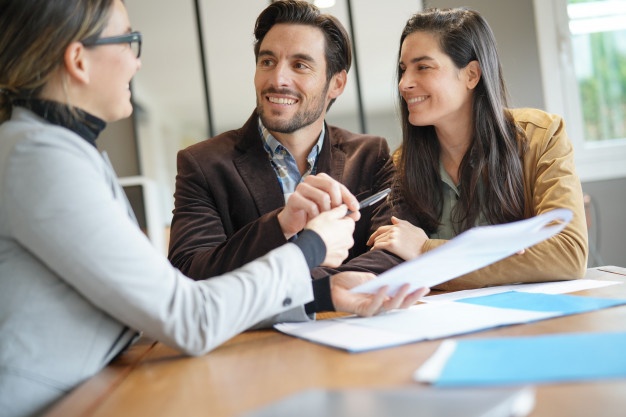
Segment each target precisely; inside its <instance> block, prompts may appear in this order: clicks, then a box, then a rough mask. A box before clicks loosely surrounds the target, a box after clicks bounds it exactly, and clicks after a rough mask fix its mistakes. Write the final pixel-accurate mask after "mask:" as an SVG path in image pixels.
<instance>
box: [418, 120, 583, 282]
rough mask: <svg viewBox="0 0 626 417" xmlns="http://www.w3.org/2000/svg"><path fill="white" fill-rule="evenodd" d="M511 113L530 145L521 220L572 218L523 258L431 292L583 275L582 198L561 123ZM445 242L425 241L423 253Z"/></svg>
mask: <svg viewBox="0 0 626 417" xmlns="http://www.w3.org/2000/svg"><path fill="white" fill-rule="evenodd" d="M510 111H511V113H512V114H513V117H514V118H515V120H516V121H517V123H518V124H519V125H520V126H521V127H522V129H523V130H524V131H525V132H526V136H527V137H528V139H529V147H528V150H527V151H526V154H525V156H524V197H525V199H526V202H527V204H526V213H525V216H526V217H527V218H528V217H532V216H536V215H538V214H541V213H544V212H547V211H550V210H552V209H555V208H559V207H561V208H567V209H570V210H572V212H573V213H574V217H573V219H572V221H571V222H570V223H569V224H568V225H567V226H566V227H565V229H563V231H561V232H560V233H559V234H557V235H555V236H553V237H552V238H550V239H548V240H546V241H544V242H541V243H539V244H537V245H535V246H532V247H531V248H528V249H526V251H525V252H524V253H523V254H521V255H513V256H511V257H508V258H506V259H503V260H502V261H499V262H496V263H494V264H492V265H490V266H487V267H485V268H482V269H479V270H477V271H474V272H471V273H469V274H466V275H463V276H461V277H459V278H456V279H453V280H451V281H448V282H446V283H444V284H441V285H439V286H437V287H435V289H440V290H448V291H451V290H455V291H456V290H461V289H469V288H480V287H486V286H491V285H502V284H512V283H517V282H541V281H556V280H570V279H577V278H581V277H583V276H584V274H585V270H586V268H587V255H588V246H587V245H588V244H587V223H586V221H585V208H584V203H583V192H582V187H581V184H580V180H579V178H578V176H577V175H576V170H575V167H574V149H573V147H572V144H571V142H570V141H569V139H568V137H567V133H566V132H565V124H564V122H563V119H562V118H561V117H560V116H557V115H552V114H548V113H546V112H544V111H541V110H537V109H530V108H524V109H512V110H510ZM446 242H447V240H442V239H430V240H428V241H426V243H425V244H424V246H423V250H424V251H428V250H431V249H433V248H435V247H437V246H439V245H443V244H444V243H446Z"/></svg>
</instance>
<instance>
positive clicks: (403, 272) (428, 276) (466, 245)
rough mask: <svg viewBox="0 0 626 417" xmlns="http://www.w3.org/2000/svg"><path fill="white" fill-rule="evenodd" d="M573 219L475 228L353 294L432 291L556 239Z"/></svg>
mask: <svg viewBox="0 0 626 417" xmlns="http://www.w3.org/2000/svg"><path fill="white" fill-rule="evenodd" d="M572 217H573V213H572V211H571V210H568V209H555V210H552V211H549V212H547V213H543V214H541V215H539V216H535V217H531V218H529V219H525V220H520V221H517V222H512V223H505V224H498V225H492V226H480V227H474V228H473V229H470V230H467V231H465V232H463V233H461V234H460V235H458V236H456V237H455V238H454V239H451V240H450V241H449V242H446V243H445V244H443V245H441V246H439V247H437V248H435V249H433V250H431V251H428V252H426V253H424V254H423V255H421V256H418V257H417V258H415V259H412V260H410V261H406V262H404V263H401V264H400V265H398V266H396V267H394V268H391V269H390V270H388V271H386V272H384V273H382V274H380V275H379V276H378V278H377V279H374V280H371V281H368V282H366V283H365V284H361V285H359V286H357V287H355V288H353V289H352V291H354V292H361V293H370V294H373V293H375V292H376V291H377V290H378V289H379V288H380V287H382V286H384V285H388V286H389V294H392V295H393V294H395V293H396V292H397V291H398V290H399V289H400V287H401V286H402V285H404V284H405V283H409V284H411V291H414V290H417V289H418V288H421V287H433V286H435V285H437V284H441V283H442V282H446V281H449V280H451V279H453V278H456V277H458V276H461V275H463V274H467V273H468V272H472V271H475V270H477V269H480V268H483V267H485V266H487V265H490V264H492V263H494V262H497V261H499V260H502V259H504V258H506V257H508V256H511V255H513V254H515V253H517V252H519V251H521V250H522V249H526V248H529V247H531V246H533V245H535V244H537V243H539V242H541V241H543V240H546V239H548V238H550V237H551V236H554V235H555V234H557V233H559V232H560V231H561V230H563V228H564V227H565V226H566V225H567V223H569V222H570V220H571V219H572Z"/></svg>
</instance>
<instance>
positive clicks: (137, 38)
mask: <svg viewBox="0 0 626 417" xmlns="http://www.w3.org/2000/svg"><path fill="white" fill-rule="evenodd" d="M81 43H82V44H83V45H85V46H86V47H90V46H98V45H115V44H118V43H128V45H129V46H130V49H131V50H132V51H133V53H134V54H135V56H136V57H137V58H139V57H140V56H141V32H131V33H127V34H125V35H119V36H110V37H108V38H96V39H91V40H90V39H87V40H84V41H81Z"/></svg>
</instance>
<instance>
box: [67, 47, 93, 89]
mask: <svg viewBox="0 0 626 417" xmlns="http://www.w3.org/2000/svg"><path fill="white" fill-rule="evenodd" d="M86 52H87V50H86V49H85V46H84V45H83V44H82V43H80V42H72V43H71V44H70V45H69V46H68V47H67V48H66V49H65V54H64V55H63V65H64V67H65V70H66V71H67V73H68V75H69V76H70V77H71V78H72V79H74V80H76V81H77V82H79V83H81V84H88V83H89V59H88V57H87V54H86Z"/></svg>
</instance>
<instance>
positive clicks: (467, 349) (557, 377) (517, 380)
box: [435, 332, 626, 387]
mask: <svg viewBox="0 0 626 417" xmlns="http://www.w3.org/2000/svg"><path fill="white" fill-rule="evenodd" d="M610 378H626V332H620V333H576V334H562V335H550V336H533V337H510V338H497V339H480V340H461V341H457V345H456V349H455V351H454V353H453V354H452V356H451V357H450V358H449V359H448V361H447V362H446V364H445V366H444V368H443V371H442V372H441V374H440V376H439V378H438V380H437V381H436V382H435V385H436V386H441V387H452V386H486V385H512V384H529V383H532V384H539V383H550V382H563V381H584V380H596V379H610Z"/></svg>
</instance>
